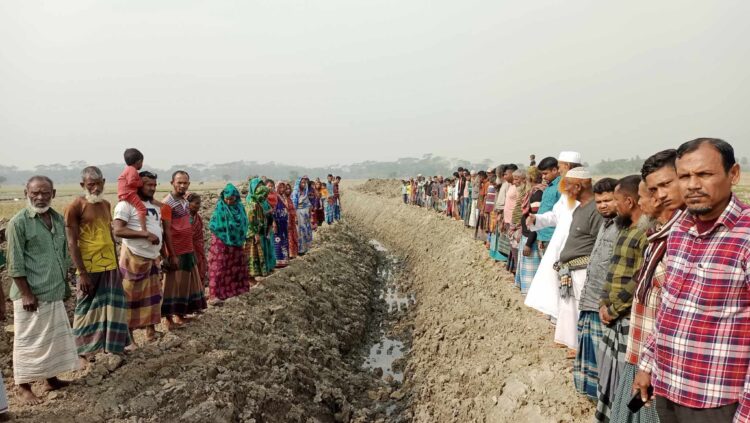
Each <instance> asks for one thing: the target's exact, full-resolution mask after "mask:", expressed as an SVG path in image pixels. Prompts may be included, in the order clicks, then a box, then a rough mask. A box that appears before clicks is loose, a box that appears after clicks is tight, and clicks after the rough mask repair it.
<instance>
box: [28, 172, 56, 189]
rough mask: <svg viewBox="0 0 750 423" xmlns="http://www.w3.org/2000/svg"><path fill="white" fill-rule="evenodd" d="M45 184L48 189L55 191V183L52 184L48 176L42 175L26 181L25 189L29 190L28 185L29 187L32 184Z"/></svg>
mask: <svg viewBox="0 0 750 423" xmlns="http://www.w3.org/2000/svg"><path fill="white" fill-rule="evenodd" d="M40 181H41V182H46V183H48V184H49V186H50V188H52V189H55V183H54V182H52V179H50V178H49V176H44V175H34V176H32V177H31V178H29V180H28V181H26V188H27V189H28V188H29V185H31V183H32V182H40Z"/></svg>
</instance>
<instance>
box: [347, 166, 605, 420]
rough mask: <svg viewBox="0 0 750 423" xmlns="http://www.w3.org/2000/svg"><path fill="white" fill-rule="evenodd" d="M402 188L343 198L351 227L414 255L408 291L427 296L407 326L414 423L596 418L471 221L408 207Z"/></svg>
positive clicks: (381, 185) (382, 186) (384, 184)
mask: <svg viewBox="0 0 750 423" xmlns="http://www.w3.org/2000/svg"><path fill="white" fill-rule="evenodd" d="M394 185H395V182H394V181H389V180H386V181H377V180H370V181H368V182H366V183H364V184H362V185H360V186H359V187H357V188H356V189H355V190H353V189H349V190H347V195H346V196H342V201H343V211H344V218H345V219H346V220H347V221H348V222H350V223H353V224H355V225H356V226H357V228H358V229H360V230H362V231H364V232H365V233H366V234H367V235H368V236H369V237H372V238H376V239H378V240H381V241H382V242H384V243H385V244H386V245H388V246H389V247H391V248H392V249H394V251H396V252H398V254H399V255H400V256H402V257H405V263H404V265H405V267H406V270H405V271H406V272H408V273H409V276H410V278H405V281H406V282H407V283H406V286H405V287H404V289H407V290H408V291H410V292H413V293H415V294H416V297H417V298H418V299H419V301H418V302H417V304H416V306H415V307H413V308H410V309H409V315H408V316H406V317H405V318H404V319H402V320H401V321H400V322H399V325H401V326H403V327H410V328H412V329H413V330H412V334H413V339H412V347H411V351H410V352H409V354H408V362H407V364H406V369H405V378H404V386H403V388H402V392H406V394H407V395H406V400H407V401H409V405H410V409H411V413H412V414H413V416H414V421H416V422H436V421H492V422H506V421H507V422H519V421H530V422H531V421H533V422H579V421H580V422H583V421H589V420H590V419H591V418H592V416H593V406H592V403H591V402H590V401H588V400H587V399H586V398H584V397H582V396H580V395H578V394H577V393H576V391H575V389H574V387H573V377H572V373H571V369H572V360H566V359H565V351H564V349H561V348H558V347H557V346H555V345H554V343H553V330H554V329H553V327H552V326H551V325H550V324H549V321H547V320H545V319H544V318H542V317H540V316H538V315H537V314H536V313H535V312H534V311H532V310H531V309H529V308H527V307H525V306H524V304H523V297H522V296H521V294H520V293H519V292H518V291H517V290H516V289H515V288H514V287H513V281H512V275H511V274H510V273H508V272H506V271H505V270H504V268H503V267H502V266H500V265H498V264H496V263H494V262H493V261H492V260H491V259H489V257H488V254H487V250H486V249H485V248H484V246H483V245H482V243H480V242H478V241H474V240H473V237H472V235H473V231H469V230H467V229H465V228H464V225H463V222H456V221H453V220H451V219H450V218H448V217H446V216H443V215H440V214H437V213H434V212H432V211H430V210H425V209H422V208H418V207H414V206H409V205H404V204H403V203H402V202H401V201H400V199H397V198H393V197H396V195H392V193H397V192H398V191H396V189H395V188H394ZM378 192H384V193H389V194H386V195H377V194H375V195H373V193H378ZM409 282H410V283H409Z"/></svg>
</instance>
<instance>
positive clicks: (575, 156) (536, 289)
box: [525, 151, 581, 319]
mask: <svg viewBox="0 0 750 423" xmlns="http://www.w3.org/2000/svg"><path fill="white" fill-rule="evenodd" d="M557 162H558V167H559V169H560V174H561V176H563V177H564V175H565V173H567V171H568V170H570V169H571V168H576V167H580V165H581V154H580V153H577V152H573V151H563V152H561V153H560V155H559V157H558V159H557ZM560 185H564V183H563V182H562V181H561V182H560ZM551 188H552V187H549V188H547V189H551ZM559 189H560V191H561V192H564V186H560V187H559ZM576 207H578V201H568V197H567V196H566V195H565V194H563V195H561V196H560V198H559V200H558V201H557V203H555V205H554V207H553V208H552V210H550V211H548V212H546V213H542V214H537V215H533V214H532V215H529V217H528V220H527V222H526V223H527V227H528V228H529V229H530V230H532V231H538V230H540V229H543V228H546V227H551V226H554V227H555V231H554V233H553V235H552V238H551V239H550V241H549V244H548V245H547V246H546V249H545V251H544V255H543V256H542V261H541V262H540V263H539V269H538V270H537V272H536V274H535V275H534V279H533V280H532V281H531V286H530V287H529V292H528V294H526V301H525V304H526V305H527V306H529V307H531V308H534V309H536V310H538V311H540V312H542V313H544V314H547V315H549V316H550V317H551V318H553V319H557V317H558V313H559V302H560V278H559V275H558V273H557V271H556V270H555V269H554V266H555V263H557V262H558V260H559V259H560V252H561V251H562V248H563V246H564V245H565V242H566V241H567V240H568V230H569V229H570V222H571V220H572V219H573V211H574V210H575V209H576Z"/></svg>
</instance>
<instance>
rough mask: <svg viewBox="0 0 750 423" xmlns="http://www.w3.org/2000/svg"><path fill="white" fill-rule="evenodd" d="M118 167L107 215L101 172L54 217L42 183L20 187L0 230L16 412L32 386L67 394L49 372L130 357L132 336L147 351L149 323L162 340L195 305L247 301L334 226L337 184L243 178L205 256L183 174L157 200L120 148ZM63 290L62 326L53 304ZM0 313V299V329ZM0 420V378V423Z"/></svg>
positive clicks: (150, 177) (223, 205)
mask: <svg viewBox="0 0 750 423" xmlns="http://www.w3.org/2000/svg"><path fill="white" fill-rule="evenodd" d="M124 158H125V164H126V167H125V171H124V172H123V173H122V175H121V176H120V177H119V178H118V199H119V202H118V203H117V204H116V205H115V207H114V210H112V208H111V205H110V203H109V202H108V201H107V200H105V198H104V196H103V193H104V187H105V179H104V177H103V175H102V172H101V170H100V169H98V168H97V167H94V166H89V167H86V168H85V169H83V170H82V171H81V183H80V185H81V188H82V190H83V192H82V195H80V196H77V197H76V198H75V199H74V200H73V201H72V202H71V203H70V204H69V205H67V207H66V208H65V210H64V212H63V213H60V212H58V211H56V210H54V209H53V208H52V207H51V204H52V199H53V198H55V194H56V191H55V187H54V182H53V181H52V180H51V179H50V178H48V177H46V176H34V177H32V178H30V179H29V180H28V182H27V184H26V189H25V196H26V198H27V205H26V207H25V208H24V209H23V210H21V211H20V212H19V213H18V214H16V215H15V216H14V217H13V218H12V219H11V220H10V222H9V223H8V226H7V228H6V233H7V242H8V247H7V250H8V257H7V269H8V276H9V277H11V278H12V279H13V283H12V285H11V290H10V300H11V301H12V304H13V323H14V340H13V378H14V382H15V384H16V385H17V388H18V397H19V400H20V402H21V403H25V404H30V405H34V404H39V403H41V402H42V399H41V398H40V397H39V396H37V395H36V394H35V393H34V392H33V391H32V385H31V384H32V383H34V382H37V381H40V382H42V384H43V386H42V389H43V390H45V391H47V390H56V389H60V388H62V387H64V386H66V385H67V384H68V382H66V381H62V380H60V379H58V375H60V374H61V373H64V372H67V371H73V370H78V369H81V368H82V367H85V366H88V365H89V363H90V362H91V361H93V360H95V358H96V356H97V354H98V353H106V354H117V355H121V354H124V353H125V352H127V351H129V350H132V349H134V348H135V338H134V336H133V335H134V331H136V330H143V333H144V334H143V342H152V341H154V340H156V339H157V338H158V336H159V334H160V333H159V332H157V330H156V325H157V324H159V323H160V322H161V323H163V325H164V329H165V330H167V331H169V330H173V329H175V328H177V327H180V326H183V325H185V324H188V323H189V321H190V318H191V316H193V317H194V316H196V315H199V314H200V313H201V312H202V311H203V310H205V309H206V308H207V305H209V304H212V303H213V304H218V303H220V302H222V301H224V300H227V299H228V298H231V297H234V296H237V295H240V294H242V293H244V292H247V291H248V290H250V289H251V288H252V287H254V286H256V284H258V282H259V281H260V278H262V277H265V276H267V275H269V274H270V273H272V272H273V271H274V269H277V268H281V267H285V266H287V265H288V264H289V262H290V261H291V260H294V259H295V258H296V257H299V256H303V255H305V254H306V253H307V252H308V251H309V250H310V248H311V244H312V242H313V233H314V232H315V231H316V229H317V228H318V227H319V226H320V225H324V224H329V225H330V224H333V223H334V222H336V221H339V220H340V219H341V201H340V197H341V194H340V192H339V182H340V181H341V178H340V177H334V176H333V175H328V177H327V179H326V180H325V181H320V180H319V179H317V180H315V181H312V180H310V178H308V177H307V176H303V177H301V178H298V179H297V180H296V181H295V182H294V183H293V184H292V183H289V182H286V181H280V182H278V183H276V182H274V181H273V180H271V179H269V178H265V177H253V178H251V179H250V181H249V184H248V193H247V195H246V196H244V198H243V194H242V193H241V192H240V190H239V189H238V188H237V187H236V186H234V185H233V184H231V183H229V184H227V185H226V187H225V188H224V189H223V190H222V191H221V192H220V194H219V196H218V202H217V204H216V207H215V209H214V210H213V213H212V215H211V219H210V221H209V224H208V231H209V232H210V241H209V244H210V245H209V246H208V248H206V246H205V241H204V240H205V238H204V233H205V230H206V228H204V222H203V220H202V218H201V216H200V215H199V214H198V212H199V210H200V209H201V202H202V198H201V195H200V194H198V193H196V192H191V191H190V190H189V188H190V175H189V174H188V173H187V172H185V171H180V170H178V171H176V172H174V173H173V174H172V176H171V180H170V183H171V186H172V189H171V192H170V193H169V194H168V195H167V196H166V197H164V198H163V199H162V200H161V201H157V200H155V199H154V195H155V193H156V188H157V175H156V174H154V173H152V172H149V171H144V170H142V166H143V154H141V152H140V151H138V150H136V149H128V150H126V151H125V154H124ZM120 240H121V243H120V242H119V241H120ZM119 244H121V245H119ZM118 250H119V253H118ZM71 266H72V267H74V268H75V271H76V272H75V273H76V277H75V284H74V285H73V286H72V285H71V284H70V283H68V280H67V279H68V271H69V269H70V268H71ZM206 283H207V285H208V294H206V290H205V285H206ZM73 288H75V295H76V305H75V311H74V319H73V324H72V326H71V324H70V321H69V319H68V315H67V313H66V309H65V303H64V300H65V299H66V298H67V297H68V296H69V295H71V294H73V292H72V289H73ZM5 306H6V302H5V298H3V293H2V290H0V318H2V319H4V317H5V311H6V310H5ZM7 411H8V402H7V397H6V393H5V388H4V385H3V384H2V379H0V417H3V416H7V414H5V413H6V412H7Z"/></svg>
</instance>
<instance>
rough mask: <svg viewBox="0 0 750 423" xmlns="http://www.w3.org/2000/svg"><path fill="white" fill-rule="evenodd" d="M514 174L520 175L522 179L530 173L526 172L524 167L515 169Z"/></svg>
mask: <svg viewBox="0 0 750 423" xmlns="http://www.w3.org/2000/svg"><path fill="white" fill-rule="evenodd" d="M513 176H517V177H519V178H521V179H526V178H527V176H528V175H527V174H526V171H525V170H523V169H517V170H514V171H513Z"/></svg>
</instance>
